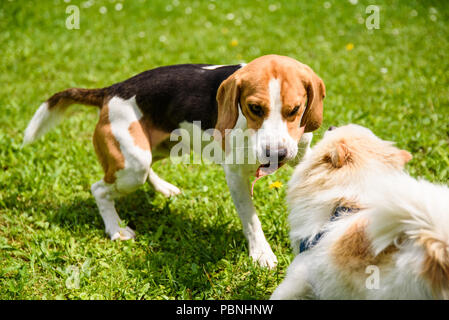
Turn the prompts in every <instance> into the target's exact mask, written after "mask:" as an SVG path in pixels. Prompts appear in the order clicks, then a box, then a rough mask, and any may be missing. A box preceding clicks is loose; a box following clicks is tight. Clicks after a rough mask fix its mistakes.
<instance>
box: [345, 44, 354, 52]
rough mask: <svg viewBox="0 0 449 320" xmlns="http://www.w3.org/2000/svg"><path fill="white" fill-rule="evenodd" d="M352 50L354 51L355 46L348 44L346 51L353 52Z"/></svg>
mask: <svg viewBox="0 0 449 320" xmlns="http://www.w3.org/2000/svg"><path fill="white" fill-rule="evenodd" d="M352 49H354V44H353V43H351V42H349V43H348V44H346V50H347V51H351V50H352Z"/></svg>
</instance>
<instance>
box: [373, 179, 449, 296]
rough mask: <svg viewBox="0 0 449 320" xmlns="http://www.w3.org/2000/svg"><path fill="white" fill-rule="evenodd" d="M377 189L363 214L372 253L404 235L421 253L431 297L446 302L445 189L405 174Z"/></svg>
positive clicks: (448, 213)
mask: <svg viewBox="0 0 449 320" xmlns="http://www.w3.org/2000/svg"><path fill="white" fill-rule="evenodd" d="M380 188H381V189H382V191H380V192H379V194H382V195H383V196H382V197H379V198H378V199H376V203H373V204H372V207H373V209H372V210H370V211H371V212H367V213H368V214H369V215H370V225H369V227H368V233H369V234H370V236H371V239H372V245H373V249H374V250H375V253H376V254H378V253H379V252H381V251H382V250H383V249H385V248H386V247H387V246H388V245H390V244H392V243H395V241H396V240H398V239H400V237H401V235H404V236H405V237H406V238H408V239H410V240H412V241H413V242H414V243H415V245H416V246H419V247H421V248H422V249H423V251H422V252H423V260H422V264H421V267H420V271H421V276H423V278H425V279H426V280H427V281H428V282H429V283H430V285H431V288H432V291H433V294H434V296H435V297H436V298H440V299H441V298H443V299H449V188H448V187H447V186H444V185H436V184H432V183H430V182H427V181H424V180H415V179H414V178H412V177H410V176H408V175H406V174H402V175H401V176H400V177H398V179H391V181H389V182H387V183H384V184H382V185H381V187H380ZM380 188H379V189H380ZM376 193H377V190H376Z"/></svg>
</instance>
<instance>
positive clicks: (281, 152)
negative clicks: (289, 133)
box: [265, 148, 288, 162]
mask: <svg viewBox="0 0 449 320" xmlns="http://www.w3.org/2000/svg"><path fill="white" fill-rule="evenodd" d="M287 152H288V151H287V149H286V148H280V149H278V150H277V151H270V149H268V148H267V149H266V150H265V155H266V156H267V158H269V159H275V158H277V160H278V162H282V161H283V160H284V159H285V158H286V157H287Z"/></svg>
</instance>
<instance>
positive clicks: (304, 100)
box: [215, 55, 325, 173]
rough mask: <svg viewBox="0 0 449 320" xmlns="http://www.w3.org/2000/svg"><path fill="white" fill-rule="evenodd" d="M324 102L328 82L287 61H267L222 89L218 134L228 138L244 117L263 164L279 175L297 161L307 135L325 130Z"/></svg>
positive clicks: (234, 76)
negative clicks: (282, 166) (304, 135)
mask: <svg viewBox="0 0 449 320" xmlns="http://www.w3.org/2000/svg"><path fill="white" fill-rule="evenodd" d="M324 96H325V86H324V83H323V81H322V80H321V79H320V78H319V77H318V76H317V75H316V74H315V73H314V72H313V70H312V69H311V68H310V67H308V66H307V65H305V64H302V63H300V62H298V61H296V60H295V59H292V58H289V57H285V56H278V55H267V56H262V57H259V58H257V59H255V60H253V61H251V62H250V63H248V64H247V65H245V66H244V67H242V68H241V69H239V70H237V71H236V72H235V73H233V74H232V75H231V76H230V77H228V78H227V79H226V80H225V81H223V82H222V83H221V85H220V87H219V89H218V92H217V102H218V118H217V124H216V127H215V128H216V129H217V130H218V131H219V132H220V133H221V137H222V138H226V130H227V129H228V130H229V129H233V128H234V127H235V126H236V123H237V119H238V117H239V114H241V115H243V116H244V117H245V118H246V125H247V128H248V129H252V130H251V132H253V133H252V134H251V139H250V145H251V146H250V148H253V151H254V154H255V155H256V156H257V160H258V162H259V163H262V164H264V166H265V167H266V166H267V165H269V166H270V167H271V169H274V170H276V169H277V168H278V167H279V166H281V165H282V164H284V163H285V162H287V161H288V160H291V159H293V158H294V157H295V156H296V153H297V152H298V142H299V140H300V139H301V136H302V134H303V133H304V132H310V131H314V130H316V129H318V128H319V127H320V125H321V122H322V117H323V99H324ZM228 132H229V131H228ZM274 170H272V171H274ZM270 173H271V172H270Z"/></svg>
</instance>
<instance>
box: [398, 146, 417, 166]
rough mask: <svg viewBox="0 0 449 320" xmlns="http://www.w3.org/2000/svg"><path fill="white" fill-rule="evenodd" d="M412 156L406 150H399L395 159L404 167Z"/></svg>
mask: <svg viewBox="0 0 449 320" xmlns="http://www.w3.org/2000/svg"><path fill="white" fill-rule="evenodd" d="M412 158H413V156H412V155H411V153H410V152H408V151H407V150H399V151H398V153H397V154H396V159H397V161H398V162H399V165H400V166H401V167H404V166H405V164H406V163H407V162H409V161H410V160H412Z"/></svg>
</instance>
